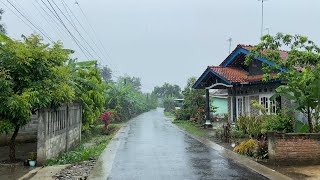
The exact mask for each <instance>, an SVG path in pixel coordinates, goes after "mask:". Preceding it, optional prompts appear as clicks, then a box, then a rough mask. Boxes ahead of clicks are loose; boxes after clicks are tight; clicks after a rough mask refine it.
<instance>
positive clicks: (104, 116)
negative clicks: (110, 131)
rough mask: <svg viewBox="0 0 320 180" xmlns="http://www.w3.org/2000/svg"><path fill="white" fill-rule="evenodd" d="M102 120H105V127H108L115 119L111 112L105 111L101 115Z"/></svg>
mask: <svg viewBox="0 0 320 180" xmlns="http://www.w3.org/2000/svg"><path fill="white" fill-rule="evenodd" d="M100 119H101V121H102V122H104V126H105V128H108V126H109V124H110V123H111V121H112V119H113V114H112V113H111V112H104V113H103V114H102V115H101V117H100Z"/></svg>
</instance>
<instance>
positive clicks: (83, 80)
mask: <svg viewBox="0 0 320 180" xmlns="http://www.w3.org/2000/svg"><path fill="white" fill-rule="evenodd" d="M96 64H97V62H96V61H82V62H75V61H74V60H70V61H69V63H68V67H69V69H70V71H71V75H72V76H71V82H69V83H70V84H71V85H72V86H73V87H74V88H75V95H76V99H75V101H78V102H81V103H82V104H83V112H82V114H83V117H82V126H81V127H82V130H87V129H88V128H90V127H91V126H92V125H93V124H94V123H95V122H96V120H97V119H98V118H99V117H100V115H101V114H102V112H103V110H104V106H105V96H104V94H105V90H106V84H105V83H103V82H102V78H101V75H100V73H99V70H98V68H97V67H96Z"/></svg>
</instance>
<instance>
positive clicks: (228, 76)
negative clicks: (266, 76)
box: [208, 66, 263, 83]
mask: <svg viewBox="0 0 320 180" xmlns="http://www.w3.org/2000/svg"><path fill="white" fill-rule="evenodd" d="M208 68H210V69H211V70H212V71H214V72H215V73H217V74H218V75H219V76H221V77H222V78H224V79H225V80H227V81H230V82H232V83H244V82H256V81H262V80H263V75H255V76H250V75H249V73H248V72H247V71H245V70H243V69H240V68H235V67H222V66H209V67H208Z"/></svg>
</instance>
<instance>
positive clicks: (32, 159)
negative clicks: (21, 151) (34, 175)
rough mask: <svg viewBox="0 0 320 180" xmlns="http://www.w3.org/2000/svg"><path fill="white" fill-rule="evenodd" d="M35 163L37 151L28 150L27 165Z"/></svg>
mask: <svg viewBox="0 0 320 180" xmlns="http://www.w3.org/2000/svg"><path fill="white" fill-rule="evenodd" d="M36 163H37V153H36V152H30V153H29V165H30V166H31V167H35V166H36Z"/></svg>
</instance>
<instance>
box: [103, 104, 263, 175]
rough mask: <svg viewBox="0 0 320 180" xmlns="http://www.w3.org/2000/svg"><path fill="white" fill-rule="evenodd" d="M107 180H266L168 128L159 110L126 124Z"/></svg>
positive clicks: (169, 126)
mask: <svg viewBox="0 0 320 180" xmlns="http://www.w3.org/2000/svg"><path fill="white" fill-rule="evenodd" d="M129 126H130V130H129V132H128V136H127V137H126V138H125V140H124V141H123V142H122V143H121V145H120V146H119V149H118V151H117V154H116V157H115V159H114V162H113V167H112V170H111V174H110V176H109V178H108V179H110V180H117V179H121V180H122V179H123V180H131V179H137V180H140V179H141V180H144V179H146V180H149V179H150V180H158V179H159V180H168V179H172V180H180V179H181V180H186V179H259V180H260V179H266V178H265V177H263V176H261V175H259V174H257V173H256V172H253V171H252V170H250V169H248V168H246V167H244V166H242V165H239V164H237V163H236V162H234V161H233V160H231V159H228V158H226V157H223V156H222V154H221V153H219V152H218V151H215V150H213V149H211V148H209V147H207V146H206V145H204V144H202V143H200V142H198V141H197V140H195V139H193V138H191V137H189V136H188V135H186V134H184V133H183V132H181V131H179V130H178V129H176V128H175V127H173V126H172V125H171V122H170V121H168V120H166V119H165V117H164V116H163V112H162V109H158V110H154V111H151V112H148V113H145V114H142V115H141V116H139V117H138V118H135V119H134V120H132V121H131V122H130V123H129Z"/></svg>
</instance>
